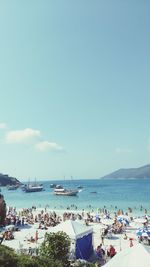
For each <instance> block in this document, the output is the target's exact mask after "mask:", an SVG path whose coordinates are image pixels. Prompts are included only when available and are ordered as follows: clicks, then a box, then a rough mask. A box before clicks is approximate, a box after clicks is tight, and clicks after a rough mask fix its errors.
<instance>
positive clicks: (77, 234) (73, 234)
mask: <svg viewBox="0 0 150 267" xmlns="http://www.w3.org/2000/svg"><path fill="white" fill-rule="evenodd" d="M58 231H63V232H65V233H66V234H67V235H68V236H69V237H70V238H71V239H74V240H77V239H79V238H82V237H83V236H86V235H88V234H90V233H93V228H91V227H90V228H89V227H88V226H86V225H83V224H81V223H79V222H76V221H72V220H67V221H65V222H62V223H60V224H58V225H57V226H55V227H53V228H52V229H51V232H54V233H56V232H58Z"/></svg>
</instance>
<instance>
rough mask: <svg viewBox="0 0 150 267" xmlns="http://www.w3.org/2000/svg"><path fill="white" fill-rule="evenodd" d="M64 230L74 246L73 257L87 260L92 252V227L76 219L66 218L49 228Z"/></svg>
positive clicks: (56, 230)
mask: <svg viewBox="0 0 150 267" xmlns="http://www.w3.org/2000/svg"><path fill="white" fill-rule="evenodd" d="M58 231H63V232H65V233H66V234H67V235H68V236H69V237H70V239H71V242H72V244H74V246H75V258H76V259H84V260H88V259H89V258H90V256H91V254H92V252H93V228H91V227H88V226H86V225H83V224H81V223H79V222H77V221H72V220H67V221H65V222H62V223H61V224H58V225H57V226H55V227H53V228H52V229H51V232H55V233H56V232H58Z"/></svg>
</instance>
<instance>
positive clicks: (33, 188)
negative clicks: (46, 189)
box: [24, 182, 43, 193]
mask: <svg viewBox="0 0 150 267" xmlns="http://www.w3.org/2000/svg"><path fill="white" fill-rule="evenodd" d="M24 191H25V192H26V193H33V192H40V191H43V185H42V184H37V183H36V182H35V183H28V184H27V185H25V187H24Z"/></svg>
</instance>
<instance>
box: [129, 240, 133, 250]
mask: <svg viewBox="0 0 150 267" xmlns="http://www.w3.org/2000/svg"><path fill="white" fill-rule="evenodd" d="M131 247H133V241H132V238H130V248H131Z"/></svg>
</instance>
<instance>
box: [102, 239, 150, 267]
mask: <svg viewBox="0 0 150 267" xmlns="http://www.w3.org/2000/svg"><path fill="white" fill-rule="evenodd" d="M105 266H106V267H150V253H149V252H148V251H147V250H146V249H145V248H144V246H143V245H141V244H137V245H136V246H133V247H131V248H128V249H125V250H123V251H121V252H119V253H117V254H116V255H115V256H114V257H113V258H112V259H111V260H110V261H109V262H108V263H106V265H105Z"/></svg>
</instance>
